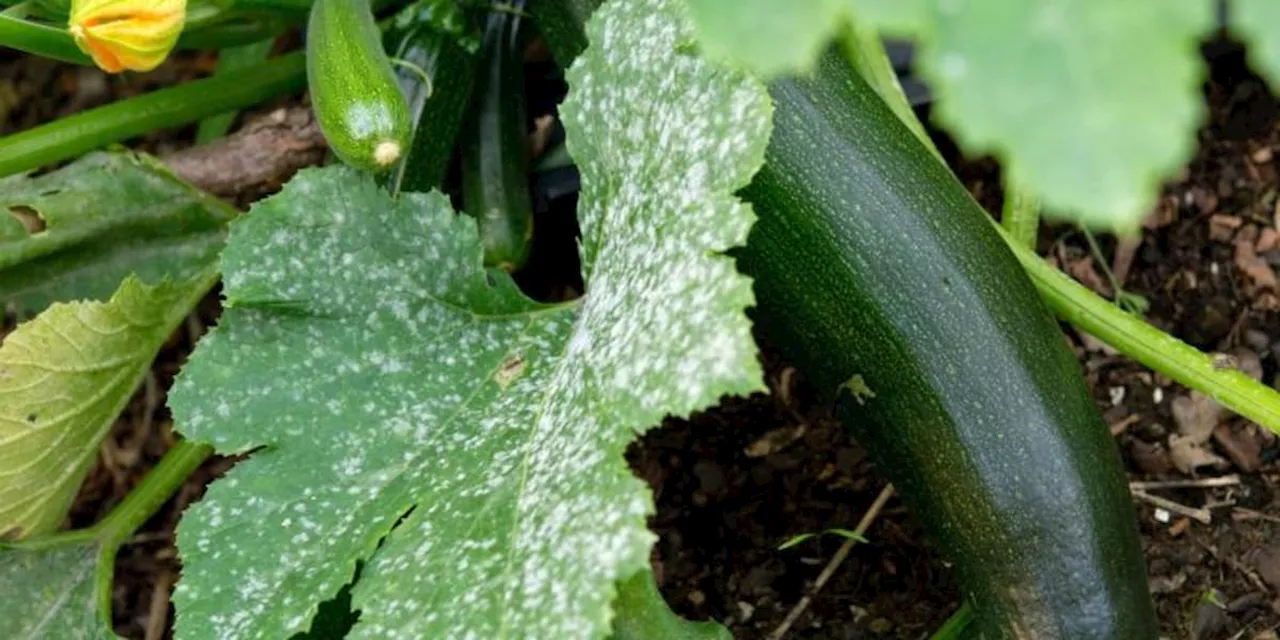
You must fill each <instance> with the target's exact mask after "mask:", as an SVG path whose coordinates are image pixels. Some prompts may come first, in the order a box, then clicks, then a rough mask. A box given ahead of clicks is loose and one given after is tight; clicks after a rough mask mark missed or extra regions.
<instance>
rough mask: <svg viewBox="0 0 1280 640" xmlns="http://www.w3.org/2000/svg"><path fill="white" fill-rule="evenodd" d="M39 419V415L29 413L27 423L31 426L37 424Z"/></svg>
mask: <svg viewBox="0 0 1280 640" xmlns="http://www.w3.org/2000/svg"><path fill="white" fill-rule="evenodd" d="M37 417H39V416H37V415H36V414H34V413H28V414H27V422H30V423H31V424H35V423H36V418H37Z"/></svg>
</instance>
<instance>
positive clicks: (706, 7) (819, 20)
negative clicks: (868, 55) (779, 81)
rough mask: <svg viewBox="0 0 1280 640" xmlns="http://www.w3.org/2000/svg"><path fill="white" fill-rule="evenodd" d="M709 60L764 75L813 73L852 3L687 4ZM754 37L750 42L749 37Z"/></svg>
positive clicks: (700, 0)
mask: <svg viewBox="0 0 1280 640" xmlns="http://www.w3.org/2000/svg"><path fill="white" fill-rule="evenodd" d="M686 1H687V2H688V5H689V12H690V15H691V17H692V18H693V23H694V25H695V26H696V28H697V34H698V42H699V43H700V44H701V45H702V49H703V51H705V53H706V55H707V56H708V57H710V58H712V59H714V60H724V61H730V62H735V63H737V64H741V65H743V66H744V67H745V68H747V69H751V70H753V71H755V72H757V73H759V74H761V75H764V76H775V75H781V74H784V73H798V72H805V71H809V70H811V69H813V66H814V64H815V63H816V62H817V61H818V54H820V53H822V50H823V49H824V48H825V47H826V45H827V43H828V41H829V40H830V39H831V38H832V37H833V36H834V35H835V33H836V30H837V29H839V28H840V24H841V22H842V21H844V20H845V19H846V18H848V17H849V15H850V11H851V10H852V9H853V3H852V2H850V0H789V1H788V2H786V3H785V6H783V4H782V3H779V2H778V0H686ZM748 34H749V36H750V39H749V41H744V36H746V35H748Z"/></svg>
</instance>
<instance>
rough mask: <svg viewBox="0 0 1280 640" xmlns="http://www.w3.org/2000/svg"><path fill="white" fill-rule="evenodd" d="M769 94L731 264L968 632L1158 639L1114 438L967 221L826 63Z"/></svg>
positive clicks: (927, 159) (919, 154)
mask: <svg viewBox="0 0 1280 640" xmlns="http://www.w3.org/2000/svg"><path fill="white" fill-rule="evenodd" d="M770 94H771V95H772V96H773V99H774V101H775V108H776V115H775V117H774V132H773V137H772V139H771V140H770V143H769V148H768V152H767V154H766V160H765V166H764V168H763V169H762V170H761V171H760V173H759V174H757V175H756V178H755V180H754V181H753V182H752V184H751V185H750V186H749V187H748V188H747V189H746V190H745V191H744V194H743V195H744V196H745V197H746V198H747V200H749V201H750V202H751V203H752V204H753V205H754V207H755V210H756V213H757V215H758V216H759V221H758V222H757V223H756V226H755V228H754V229H753V231H752V232H751V235H750V238H749V240H748V243H747V248H746V250H745V251H743V252H742V254H741V258H740V266H741V268H742V269H743V271H744V272H746V273H747V274H748V275H751V276H752V277H753V278H755V282H756V294H757V298H758V300H759V307H758V309H757V312H756V315H757V318H758V321H759V322H760V323H761V324H762V326H763V328H764V329H765V331H766V333H767V335H769V336H770V337H771V338H772V339H773V342H774V343H776V344H777V345H778V346H779V347H780V348H781V349H782V351H783V352H784V355H786V356H787V357H788V358H789V359H791V360H792V361H794V362H795V363H796V364H797V365H799V366H801V367H802V370H803V371H804V372H805V373H806V374H807V375H808V376H809V377H810V378H811V379H812V380H813V381H814V382H815V383H816V384H817V385H818V386H819V387H820V388H821V389H823V390H825V391H827V392H836V393H838V394H839V400H838V402H839V408H840V415H841V418H842V420H843V421H844V422H845V424H846V425H847V426H848V427H849V428H850V429H852V430H853V432H854V434H855V435H856V437H857V438H858V439H859V441H861V442H863V443H865V444H866V445H867V446H868V448H869V450H870V453H871V455H872V457H873V459H874V460H875V461H876V463H877V466H878V467H879V468H880V469H881V470H882V472H883V473H884V474H885V475H886V476H887V477H888V478H889V479H890V480H892V481H893V482H894V484H895V485H896V486H897V487H898V490H899V492H900V493H901V495H902V496H903V498H904V500H905V501H906V502H907V504H908V506H909V507H910V508H911V510H912V513H914V514H915V515H916V516H917V517H919V518H920V520H921V521H922V522H923V523H924V526H925V529H926V531H927V533H928V534H929V535H930V536H931V537H932V539H933V540H934V541H935V542H937V543H938V545H939V546H940V548H941V549H942V553H943V554H944V556H945V557H946V559H948V560H949V561H950V562H952V563H953V564H954V566H955V570H956V572H957V575H958V577H959V581H960V585H961V587H962V589H963V591H964V597H965V598H966V599H967V600H968V601H969V602H970V603H971V604H972V605H973V607H974V610H975V623H976V625H977V629H979V630H980V631H981V632H982V633H983V634H984V635H985V637H988V638H1035V639H1041V640H1050V639H1054V638H1073V639H1076V638H1078V639H1080V640H1085V639H1088V640H1106V639H1115V640H1147V639H1153V638H1156V637H1157V635H1158V628H1157V625H1156V620H1155V614H1154V611H1153V607H1152V604H1151V600H1150V597H1149V595H1148V591H1147V579H1146V572H1145V564H1144V562H1143V557H1142V550H1141V547H1140V544H1139V539H1138V532H1137V527H1136V524H1135V521H1134V511H1133V506H1132V503H1131V501H1130V498H1129V495H1128V491H1127V488H1126V483H1125V477H1124V474H1123V472H1122V468H1121V463H1120V458H1119V455H1118V453H1117V451H1116V448H1115V444H1114V442H1113V441H1112V439H1111V436H1110V433H1109V432H1108V430H1107V428H1106V425H1105V424H1104V423H1103V421H1102V418H1101V416H1100V415H1099V413H1098V411H1097V408H1096V407H1095V405H1094V403H1093V401H1092V399H1091V398H1090V395H1089V392H1088V389H1087V388H1086V386H1085V383H1084V380H1083V378H1082V376H1081V373H1080V368H1079V364H1078V363H1077V362H1076V360H1075V358H1074V356H1073V354H1072V353H1071V351H1070V349H1069V348H1068V347H1067V345H1066V343H1065V342H1064V340H1063V338H1062V335H1061V333H1060V331H1059V329H1058V326H1057V324H1056V323H1055V322H1054V321H1053V319H1052V318H1051V316H1050V315H1049V312H1048V311H1047V310H1046V309H1045V307H1044V306H1043V305H1042V303H1041V302H1040V300H1039V298H1038V297H1037V295H1036V291H1035V289H1034V288H1033V286H1032V284H1031V282H1030V280H1028V278H1027V277H1026V275H1025V274H1024V273H1023V271H1022V269H1021V267H1020V266H1019V264H1018V262H1017V261H1016V260H1015V258H1014V257H1013V255H1012V254H1011V253H1010V252H1009V250H1008V248H1007V247H1006V246H1005V245H1004V244H1003V243H1002V241H1001V240H1000V238H999V237H998V236H997V235H996V233H995V232H994V231H993V229H992V228H991V226H990V225H989V224H988V221H987V220H985V219H984V216H985V215H986V214H985V213H984V212H983V211H982V209H980V208H979V206H978V205H977V204H976V203H975V202H974V201H973V199H972V198H970V197H969V194H968V193H967V192H966V191H965V190H964V188H963V187H962V186H961V185H960V184H959V183H958V182H957V181H956V180H955V179H954V178H953V177H952V175H951V174H950V173H949V172H948V171H947V170H946V168H944V167H943V166H942V165H940V164H939V163H938V162H937V161H936V160H934V158H933V157H932V156H930V154H929V153H928V152H927V151H926V150H925V148H924V147H923V146H922V145H921V144H920V143H919V141H918V140H916V139H915V137H914V136H913V135H912V133H911V132H910V131H909V130H908V129H907V128H906V127H905V126H904V125H903V124H902V123H901V122H900V121H899V120H898V119H897V117H895V115H894V114H893V112H892V111H890V110H889V108H888V107H887V106H886V105H885V104H884V103H883V102H882V101H881V100H880V99H879V98H878V97H877V96H876V94H875V92H874V91H872V89H871V88H870V87H869V86H868V85H867V84H866V83H865V82H864V81H863V80H862V79H861V78H860V77H859V76H858V74H857V73H856V72H854V71H853V70H852V69H851V68H850V67H849V66H848V65H847V63H846V62H845V61H844V59H843V58H842V57H841V56H840V55H838V54H836V53H831V54H829V55H827V56H826V57H825V58H824V59H823V60H822V62H821V64H820V66H819V69H818V70H817V72H816V74H815V75H814V76H813V77H811V78H806V79H786V80H782V81H776V82H774V83H772V84H771V85H770Z"/></svg>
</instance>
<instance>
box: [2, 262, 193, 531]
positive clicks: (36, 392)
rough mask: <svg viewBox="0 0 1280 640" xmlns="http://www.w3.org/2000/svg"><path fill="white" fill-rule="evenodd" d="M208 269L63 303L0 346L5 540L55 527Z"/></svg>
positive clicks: (133, 280)
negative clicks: (174, 279) (189, 276)
mask: <svg viewBox="0 0 1280 640" xmlns="http://www.w3.org/2000/svg"><path fill="white" fill-rule="evenodd" d="M212 285H213V273H212V270H211V269H209V268H206V273H204V274H198V275H197V276H196V277H195V278H193V279H191V280H188V281H184V282H182V283H179V284H172V283H162V284H160V285H157V286H156V287H148V286H146V285H144V284H142V283H141V282H139V281H138V280H137V279H136V278H134V277H130V278H129V279H127V280H125V282H124V284H122V285H121V286H120V290H119V291H117V292H116V294H115V295H114V296H112V298H111V300H110V301H109V302H75V303H58V304H55V305H53V306H51V307H49V308H48V309H46V310H45V311H44V313H42V314H40V315H39V316H38V317H36V318H35V319H34V320H31V321H29V322H27V323H26V324H24V325H22V326H20V327H18V328H17V329H16V330H14V332H13V333H11V334H9V335H8V336H7V337H5V339H4V342H3V344H2V345H0V539H9V540H12V539H17V538H25V537H29V536H33V535H38V534H42V533H48V532H51V531H53V530H55V529H57V527H58V525H59V524H60V523H61V522H62V519H63V518H64V517H66V514H67V510H68V509H69V508H70V507H71V502H72V500H73V499H74V498H75V495H76V491H77V490H79V488H80V483H81V482H82V481H83V480H84V476H85V474H86V473H88V471H89V468H90V467H91V466H92V465H93V461H94V459H95V457H96V454H97V452H98V445H99V444H100V443H101V441H102V438H103V436H105V435H106V433H107V432H108V431H109V430H110V429H111V424H112V423H113V422H115V419H116V416H118V415H119V414H120V411H121V410H123V409H124V407H125V404H126V403H128V401H129V397H130V396H132V395H133V391H134V389H136V388H137V387H138V383H139V382H140V381H141V380H142V377H143V376H144V375H146V372H147V370H148V369H149V368H150V367H151V362H152V360H154V359H155V355H156V352H157V351H159V350H160V346H161V345H162V344H164V341H165V340H166V339H167V338H168V337H169V334H170V333H172V332H173V330H174V328H175V327H176V326H177V325H178V324H179V323H180V322H181V320H182V319H183V318H184V317H186V315H187V314H188V313H189V312H190V311H191V308H192V307H193V306H195V304H196V302H198V301H199V300H200V298H201V297H202V296H203V295H204V293H205V292H206V291H208V290H209V288H210V287H211V286H212Z"/></svg>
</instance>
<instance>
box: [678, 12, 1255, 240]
mask: <svg viewBox="0 0 1280 640" xmlns="http://www.w3.org/2000/svg"><path fill="white" fill-rule="evenodd" d="M686 1H687V2H689V3H690V4H691V6H692V8H693V11H692V12H691V13H692V14H693V15H694V16H695V17H697V18H700V20H699V27H700V29H699V33H700V34H702V36H703V40H702V45H703V46H704V47H705V48H707V49H708V50H709V51H712V52H721V51H723V52H725V54H726V55H727V56H730V57H732V58H734V59H736V60H737V61H738V62H739V63H740V64H742V65H743V66H744V67H746V68H748V69H751V70H752V71H755V72H759V73H763V74H765V75H772V74H776V73H779V72H782V71H785V70H789V69H795V68H796V67H797V65H799V66H800V67H801V68H808V67H810V66H811V65H812V63H813V62H814V61H815V60H816V58H817V55H818V53H819V48H820V47H816V46H815V45H814V42H815V41H820V40H821V39H825V36H827V35H829V34H831V33H832V31H833V29H834V27H835V25H838V24H839V22H840V21H841V20H843V19H844V17H846V16H848V15H850V14H852V15H853V16H854V17H855V18H857V19H858V20H859V21H860V23H862V24H860V26H863V24H865V26H866V27H867V28H871V29H877V30H880V31H882V32H887V33H890V34H892V35H900V36H909V37H913V38H915V39H916V40H917V41H918V42H919V43H920V45H921V47H920V56H919V60H920V62H919V64H920V67H921V72H922V74H923V75H924V76H925V78H926V79H927V80H928V81H929V82H930V84H931V86H932V87H933V89H934V90H935V92H936V96H937V108H936V111H935V112H934V113H935V115H936V117H937V119H938V121H939V122H940V123H942V124H944V125H945V126H947V127H948V129H949V130H950V131H951V132H952V133H953V134H954V135H955V137H956V138H957V140H958V141H959V142H960V143H961V145H962V147H963V148H964V150H965V151H966V153H967V154H969V155H974V156H977V155H982V154H986V153H991V154H994V155H996V156H998V157H999V158H1000V159H1001V160H1002V161H1003V162H1004V163H1005V165H1006V166H1007V167H1009V168H1010V169H1011V170H1012V171H1013V172H1014V173H1015V174H1016V175H1018V177H1019V181H1020V183H1021V184H1023V185H1024V186H1025V187H1026V188H1027V189H1028V190H1030V191H1031V192H1033V193H1034V194H1035V195H1037V196H1039V197H1040V198H1041V199H1042V200H1043V202H1044V205H1045V207H1046V214H1047V215H1054V216H1057V217H1060V218H1062V217H1065V218H1070V219H1072V220H1075V221H1079V222H1082V223H1084V224H1086V225H1088V226H1090V227H1093V228H1101V229H1118V230H1127V231H1132V230H1134V229H1136V228H1137V225H1138V224H1139V222H1140V221H1141V218H1142V216H1143V214H1144V213H1145V212H1146V211H1147V210H1148V209H1149V208H1150V206H1151V204H1152V203H1153V202H1154V201H1155V199H1156V197H1157V195H1158V194H1159V189H1160V184H1161V182H1162V181H1163V180H1165V179H1167V178H1168V177H1169V176H1170V175H1172V174H1173V173H1174V172H1175V171H1176V170H1177V169H1178V168H1179V167H1180V166H1182V165H1183V164H1184V163H1185V162H1186V161H1187V160H1188V159H1189V158H1190V156H1191V152H1192V150H1193V148H1194V144H1195V131H1196V128H1197V127H1198V126H1199V125H1200V123H1201V120H1202V119H1203V117H1204V106H1203V100H1202V98H1201V93H1200V83H1201V81H1202V80H1203V76H1204V70H1203V65H1202V62H1201V58H1200V54H1199V49H1198V46H1199V41H1200V38H1201V37H1203V36H1205V35H1207V34H1208V33H1209V32H1210V30H1211V29H1212V28H1213V27H1214V24H1215V22H1214V19H1213V9H1214V3H1212V2H1205V1H1204V0H1160V1H1152V0H1143V1H1135V2H1114V1H1113V0H1070V1H1066V2H1064V1H1061V0H992V1H988V2H943V1H940V0H933V1H926V0H913V1H911V2H904V0H841V1H837V0H807V1H804V2H798V1H796V2H788V3H777V2H768V1H766V0H752V1H750V2H734V3H730V2H728V0H686ZM730 4H732V5H733V6H734V7H737V8H738V9H736V10H732V11H731V10H727V9H724V8H718V9H715V11H714V12H713V11H712V8H715V7H721V5H725V6H728V5H730ZM1242 4H1244V5H1245V6H1246V7H1248V6H1249V5H1248V4H1246V3H1242ZM1253 4H1254V5H1256V7H1253V8H1251V10H1252V11H1255V12H1262V13H1266V12H1272V13H1274V11H1275V10H1274V8H1272V7H1271V4H1272V3H1270V2H1268V0H1256V1H1255V2H1254V3H1253ZM1264 4H1265V5H1267V7H1266V8H1261V7H1262V5H1264ZM784 5H785V6H784ZM1253 24H1255V25H1267V24H1271V23H1270V22H1264V21H1256V22H1254V23H1253ZM1255 28H1256V29H1261V28H1262V27H1255ZM784 29H785V32H786V33H791V34H792V37H790V38H788V37H783V36H782V34H783V33H784V31H783V30H784ZM775 55H776V56H778V57H777V58H776V59H777V60H781V61H787V65H786V66H785V67H783V65H781V64H779V63H775V62H773V61H771V60H770V58H769V56H775ZM766 61H768V62H766Z"/></svg>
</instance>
